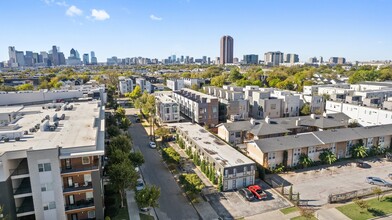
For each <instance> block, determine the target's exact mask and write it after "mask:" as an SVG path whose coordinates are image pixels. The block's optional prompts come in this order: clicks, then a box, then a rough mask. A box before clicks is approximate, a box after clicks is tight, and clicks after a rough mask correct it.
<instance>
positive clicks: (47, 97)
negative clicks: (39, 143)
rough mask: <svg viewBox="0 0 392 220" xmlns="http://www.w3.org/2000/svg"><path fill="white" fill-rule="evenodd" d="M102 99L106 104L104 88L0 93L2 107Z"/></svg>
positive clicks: (82, 87) (83, 87)
mask: <svg viewBox="0 0 392 220" xmlns="http://www.w3.org/2000/svg"><path fill="white" fill-rule="evenodd" d="M80 98H82V99H100V100H101V101H102V102H103V103H106V100H107V94H106V91H105V87H104V86H98V87H86V86H81V87H79V88H78V89H74V90H68V89H62V90H40V91H15V92H1V91H0V106H2V105H21V104H37V103H48V102H53V101H54V102H55V101H58V100H64V101H68V100H77V99H80Z"/></svg>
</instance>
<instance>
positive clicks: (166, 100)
mask: <svg viewBox="0 0 392 220" xmlns="http://www.w3.org/2000/svg"><path fill="white" fill-rule="evenodd" d="M155 108H156V117H157V120H158V123H160V124H164V123H170V122H179V121H180V120H181V116H180V106H179V104H177V102H176V101H175V100H174V99H172V98H171V97H170V96H169V95H168V94H166V93H156V95H155Z"/></svg>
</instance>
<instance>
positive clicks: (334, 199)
mask: <svg viewBox="0 0 392 220" xmlns="http://www.w3.org/2000/svg"><path fill="white" fill-rule="evenodd" d="M375 188H377V187H371V188H366V189H360V190H355V191H351V192H346V193H340V194H330V195H329V196H328V203H338V202H345V201H349V200H352V199H355V198H364V197H368V196H372V195H374V189H375ZM380 189H381V190H382V192H383V193H387V192H392V189H390V188H389V189H385V188H384V189H383V188H381V187H380Z"/></svg>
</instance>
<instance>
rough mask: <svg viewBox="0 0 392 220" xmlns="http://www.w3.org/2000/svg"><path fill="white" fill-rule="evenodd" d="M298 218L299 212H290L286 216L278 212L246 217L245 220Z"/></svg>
mask: <svg viewBox="0 0 392 220" xmlns="http://www.w3.org/2000/svg"><path fill="white" fill-rule="evenodd" d="M297 216H299V212H292V213H289V214H287V215H285V214H283V213H282V212H281V211H280V210H274V211H271V212H265V213H261V214H258V215H254V216H249V217H246V218H245V219H247V220H260V219H271V220H272V219H273V220H290V219H291V218H294V217H297Z"/></svg>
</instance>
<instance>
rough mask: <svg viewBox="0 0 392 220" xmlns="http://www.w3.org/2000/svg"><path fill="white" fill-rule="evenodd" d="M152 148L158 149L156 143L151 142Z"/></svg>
mask: <svg viewBox="0 0 392 220" xmlns="http://www.w3.org/2000/svg"><path fill="white" fill-rule="evenodd" d="M150 147H151V148H153V149H154V148H157V145H156V144H155V142H153V141H151V142H150Z"/></svg>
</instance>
